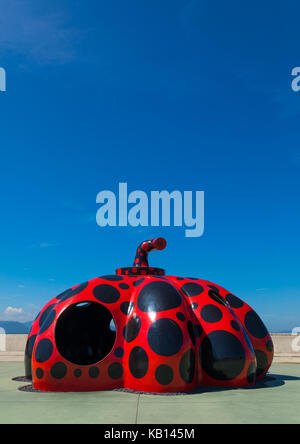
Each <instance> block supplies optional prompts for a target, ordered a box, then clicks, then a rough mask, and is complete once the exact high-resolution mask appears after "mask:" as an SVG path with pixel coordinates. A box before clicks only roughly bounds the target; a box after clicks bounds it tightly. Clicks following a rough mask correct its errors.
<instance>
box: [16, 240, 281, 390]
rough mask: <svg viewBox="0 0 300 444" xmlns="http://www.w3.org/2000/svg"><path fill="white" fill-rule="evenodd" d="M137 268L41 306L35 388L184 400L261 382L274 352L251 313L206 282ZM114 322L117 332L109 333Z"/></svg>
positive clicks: (29, 355) (34, 342)
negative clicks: (199, 391) (168, 395)
mask: <svg viewBox="0 0 300 444" xmlns="http://www.w3.org/2000/svg"><path fill="white" fill-rule="evenodd" d="M154 241H155V240H154ZM148 242H150V246H151V245H153V241H148ZM151 242H152V243H151ZM143 244H145V243H142V244H141V245H143ZM159 245H162V244H160V243H159ZM146 248H148V247H146ZM149 251H151V248H150V250H149ZM147 252H148V249H147ZM146 262H147V260H146ZM147 265H148V262H147ZM133 268H136V267H133ZM133 268H132V270H133ZM137 268H138V270H139V274H135V275H133V274H127V275H120V274H116V275H112V276H103V277H98V278H95V279H92V280H90V281H89V282H87V283H85V284H81V285H79V286H76V287H73V288H72V289H70V290H67V291H66V292H64V293H63V294H62V295H59V296H57V297H56V298H54V299H52V300H51V301H50V302H49V303H48V304H47V305H46V306H45V308H44V309H43V310H42V312H41V314H40V315H39V316H38V318H37V319H36V321H35V322H34V324H33V326H32V330H31V332H30V335H29V339H28V345H27V348H26V353H25V366H26V373H27V376H29V374H30V373H31V368H32V377H33V385H34V387H35V388H36V389H39V390H45V391H89V390H109V389H114V388H121V387H124V388H128V389H132V390H140V391H145V392H187V391H191V390H194V389H196V388H197V387H198V386H207V385H210V386H229V387H235V386H249V385H252V384H254V383H255V380H256V378H260V379H261V378H264V376H265V374H266V372H267V371H268V369H269V367H270V365H271V363H272V359H273V344H272V340H271V337H270V335H269V333H268V332H267V330H266V328H265V326H264V324H263V323H262V321H261V320H260V318H259V317H258V316H257V314H256V313H255V312H254V311H253V310H252V309H251V307H249V305H247V304H246V303H245V302H243V301H241V300H240V299H238V298H237V297H236V296H233V295H232V294H231V293H230V292H228V291H227V290H225V289H224V288H222V287H220V286H219V285H216V284H212V283H211V282H208V281H205V280H202V279H191V278H181V277H178V276H157V275H151V274H144V275H142V274H141V271H145V270H146V268H144V267H143V266H141V267H137ZM129 269H130V268H128V269H127V270H129ZM120 270H122V269H119V271H118V272H119V273H120ZM147 270H148V271H147V272H148V273H151V270H153V269H151V267H148V268H147ZM154 270H155V269H154ZM86 302H88V303H89V304H83V303H86ZM78 304H79V305H78ZM94 304H97V306H96V305H94ZM99 306H101V309H100V308H99V310H98V311H99V316H100V317H99V322H98V321H97V317H96V312H97V310H95V307H99ZM70 307H75V311H74V310H73V308H70ZM102 307H106V308H107V310H108V311H106V310H102ZM68 310H70V311H69V312H68ZM72 310H73V311H72ZM101 310H102V311H101ZM73 312H74V313H77V312H78V314H77V315H76V316H77V317H76V318H75V314H73V315H72V313H73ZM68 313H70V315H69V316H68ZM93 313H94V314H95V316H94V315H93ZM110 314H111V316H112V317H113V319H114V323H115V326H116V333H114V332H113V331H112V330H111V329H109V328H108V322H109V316H110ZM72 316H74V317H73V318H72ZM101 316H103V317H102V318H101ZM72 319H73V320H72ZM81 319H82V325H81ZM105 323H106V324H105ZM104 325H106V327H105V328H104ZM64 331H65V332H66V334H65V335H64ZM88 335H90V336H88ZM91 335H93V338H95V341H93V340H92V342H91V344H90V345H89V344H88V343H87V342H84V341H85V339H84V338H87V337H89V338H91V337H92V336H91ZM114 335H115V337H114ZM101 337H102V338H101ZM89 340H90V339H88V341H89ZM72 341H73V342H74V343H72ZM76 341H77V342H78V345H77V343H76ZM109 349H110V351H109ZM80 350H81V352H82V353H81V352H80ZM103 351H105V353H107V354H106V356H104V357H101V359H100V360H99V358H97V356H98V357H99V356H100V355H101V353H102V354H103ZM79 352H80V353H81V355H80V353H79ZM79 355H80V356H79ZM101 356H102V355H101ZM93 359H94V360H95V362H93ZM75 362H76V363H75ZM78 362H79V363H78ZM86 362H88V364H87V363H86ZM30 367H31V368H30Z"/></svg>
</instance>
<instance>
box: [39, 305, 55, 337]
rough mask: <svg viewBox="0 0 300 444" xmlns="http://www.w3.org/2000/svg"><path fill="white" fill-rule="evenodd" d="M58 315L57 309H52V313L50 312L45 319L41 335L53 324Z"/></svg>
mask: <svg viewBox="0 0 300 444" xmlns="http://www.w3.org/2000/svg"><path fill="white" fill-rule="evenodd" d="M55 317H56V311H55V310H52V311H50V313H49V314H48V316H47V318H46V319H45V321H44V322H43V324H42V326H41V328H40V331H39V334H40V335H41V334H42V333H45V331H47V330H48V328H50V327H51V325H52V324H53V322H54V320H55Z"/></svg>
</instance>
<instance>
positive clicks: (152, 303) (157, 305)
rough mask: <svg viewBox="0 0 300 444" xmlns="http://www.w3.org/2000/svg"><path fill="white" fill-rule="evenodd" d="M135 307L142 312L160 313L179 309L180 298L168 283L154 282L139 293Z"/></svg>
mask: <svg viewBox="0 0 300 444" xmlns="http://www.w3.org/2000/svg"><path fill="white" fill-rule="evenodd" d="M137 305H138V307H139V309H140V310H141V311H143V312H146V313H147V312H161V311H165V310H171V309H173V308H177V307H180V305H181V296H180V294H179V293H178V291H177V290H176V288H175V287H174V286H173V285H171V284H169V283H168V282H161V281H154V282H150V284H147V285H145V286H144V287H143V288H142V290H141V291H140V293H139V295H138V299H137Z"/></svg>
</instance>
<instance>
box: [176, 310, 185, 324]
mask: <svg viewBox="0 0 300 444" xmlns="http://www.w3.org/2000/svg"><path fill="white" fill-rule="evenodd" d="M176 318H177V319H179V321H182V322H184V321H185V316H184V314H183V313H180V312H178V313H176Z"/></svg>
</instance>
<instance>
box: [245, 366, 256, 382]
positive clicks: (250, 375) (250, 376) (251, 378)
mask: <svg viewBox="0 0 300 444" xmlns="http://www.w3.org/2000/svg"><path fill="white" fill-rule="evenodd" d="M255 379H256V363H255V362H251V364H250V365H249V368H248V371H247V381H248V382H249V384H253V383H254V382H255Z"/></svg>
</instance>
